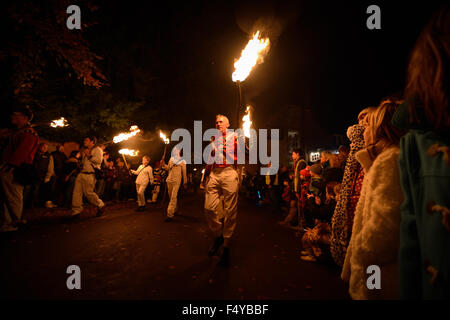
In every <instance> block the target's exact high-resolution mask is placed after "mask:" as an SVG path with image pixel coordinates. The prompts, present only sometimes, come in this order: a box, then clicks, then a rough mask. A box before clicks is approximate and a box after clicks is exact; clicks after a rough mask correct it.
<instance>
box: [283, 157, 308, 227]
mask: <svg viewBox="0 0 450 320" xmlns="http://www.w3.org/2000/svg"><path fill="white" fill-rule="evenodd" d="M301 154H303V152H302V151H301V150H300V149H294V151H292V160H294V166H293V168H292V169H293V170H292V172H291V174H292V180H293V181H292V183H291V197H290V201H291V202H290V206H289V213H288V215H287V216H286V218H284V220H282V221H279V222H278V223H279V224H280V225H281V226H283V227H289V226H290V225H291V222H292V221H293V220H294V218H295V217H296V215H297V217H298V221H300V222H301V223H303V217H301V212H299V206H298V205H299V202H298V201H299V199H300V192H301V180H300V171H301V170H303V169H305V168H306V165H307V164H306V161H305V160H304V159H302V158H301V156H300V155H301Z"/></svg>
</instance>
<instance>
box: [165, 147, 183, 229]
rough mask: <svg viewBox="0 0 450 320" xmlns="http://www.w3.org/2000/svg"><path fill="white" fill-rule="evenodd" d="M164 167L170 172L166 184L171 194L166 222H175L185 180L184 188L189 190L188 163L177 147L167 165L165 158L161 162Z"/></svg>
mask: <svg viewBox="0 0 450 320" xmlns="http://www.w3.org/2000/svg"><path fill="white" fill-rule="evenodd" d="M161 164H162V167H163V168H164V169H165V170H167V171H168V172H169V174H168V176H167V179H166V184H167V191H168V193H169V198H170V201H169V205H168V207H167V218H166V219H165V220H164V221H165V222H171V221H173V218H174V216H175V212H176V211H177V198H178V190H179V189H180V186H181V180H183V187H184V189H185V190H186V189H187V176H186V161H185V160H184V159H183V158H182V154H181V150H179V149H177V148H176V147H175V148H174V149H173V151H172V157H171V158H170V160H169V163H168V164H167V165H165V164H164V158H163V160H161Z"/></svg>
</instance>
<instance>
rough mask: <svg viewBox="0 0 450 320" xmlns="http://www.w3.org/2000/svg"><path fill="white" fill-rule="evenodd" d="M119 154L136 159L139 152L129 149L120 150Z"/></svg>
mask: <svg viewBox="0 0 450 320" xmlns="http://www.w3.org/2000/svg"><path fill="white" fill-rule="evenodd" d="M119 153H120V154H124V155H127V156H130V157H136V156H137V155H138V153H139V151H136V150H130V149H120V150H119Z"/></svg>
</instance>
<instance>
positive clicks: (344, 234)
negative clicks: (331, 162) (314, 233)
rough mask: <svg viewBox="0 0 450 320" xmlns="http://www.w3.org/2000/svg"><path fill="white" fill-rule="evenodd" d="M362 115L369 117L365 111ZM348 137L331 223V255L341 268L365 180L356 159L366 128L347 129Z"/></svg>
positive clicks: (357, 125)
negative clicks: (339, 188)
mask: <svg viewBox="0 0 450 320" xmlns="http://www.w3.org/2000/svg"><path fill="white" fill-rule="evenodd" d="M362 113H363V114H364V115H367V112H364V110H363V111H362ZM347 137H348V139H349V140H350V141H351V144H350V153H349V155H348V158H347V164H346V166H345V171H344V176H343V179H342V184H341V192H340V196H339V201H338V202H337V204H336V209H335V211H334V214H333V219H332V223H331V231H332V232H331V246H330V250H331V255H332V257H333V260H334V261H335V263H336V264H337V265H338V266H340V267H342V265H343V264H344V259H345V253H346V251H347V247H348V244H349V241H350V237H351V234H352V227H353V217H354V214H355V209H356V204H357V203H358V200H359V196H360V193H361V187H362V182H363V179H364V170H363V169H362V167H361V165H360V164H359V162H358V161H357V160H356V158H355V154H356V152H358V151H359V150H361V149H362V148H364V126H363V125H360V124H355V125H352V126H350V127H349V128H348V129H347Z"/></svg>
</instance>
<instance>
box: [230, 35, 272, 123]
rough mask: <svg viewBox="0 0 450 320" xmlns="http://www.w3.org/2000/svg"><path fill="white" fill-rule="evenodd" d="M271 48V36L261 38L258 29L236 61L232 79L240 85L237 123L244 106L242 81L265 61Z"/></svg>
mask: <svg viewBox="0 0 450 320" xmlns="http://www.w3.org/2000/svg"><path fill="white" fill-rule="evenodd" d="M269 49H270V40H269V38H264V39H261V38H260V35H259V31H257V32H256V33H255V34H254V35H253V38H251V39H250V40H249V42H248V43H247V45H246V46H245V48H244V50H242V53H241V57H240V58H239V60H237V61H235V63H234V68H235V70H234V72H233V75H232V79H233V81H234V82H236V84H237V86H238V93H239V105H238V108H237V112H236V124H237V123H238V122H239V110H240V108H241V106H242V90H241V82H243V81H244V80H245V79H247V77H248V76H249V74H250V72H251V71H252V70H253V68H254V67H255V65H256V64H261V63H263V62H264V57H265V56H266V55H267V53H268V52H269Z"/></svg>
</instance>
